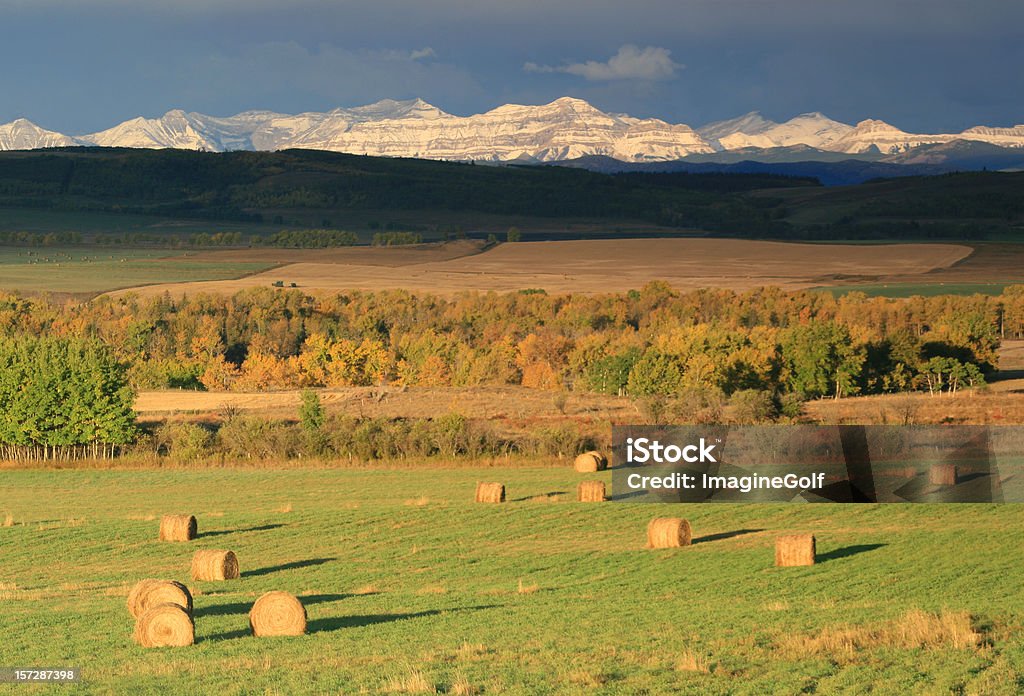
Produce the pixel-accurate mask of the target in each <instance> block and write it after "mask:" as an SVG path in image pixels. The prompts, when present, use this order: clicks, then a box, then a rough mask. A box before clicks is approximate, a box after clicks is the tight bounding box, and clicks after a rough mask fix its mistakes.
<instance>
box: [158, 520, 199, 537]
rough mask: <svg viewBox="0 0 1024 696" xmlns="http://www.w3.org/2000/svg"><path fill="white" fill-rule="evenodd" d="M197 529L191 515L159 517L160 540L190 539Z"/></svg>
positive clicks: (194, 535)
mask: <svg viewBox="0 0 1024 696" xmlns="http://www.w3.org/2000/svg"><path fill="white" fill-rule="evenodd" d="M197 531H198V525H197V524H196V518H195V516H193V515H164V516H163V517H161V518H160V541H192V540H193V539H195V538H196V532H197Z"/></svg>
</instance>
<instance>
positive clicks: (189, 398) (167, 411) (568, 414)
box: [135, 386, 640, 422]
mask: <svg viewBox="0 0 1024 696" xmlns="http://www.w3.org/2000/svg"><path fill="white" fill-rule="evenodd" d="M317 393H318V394H319V395H320V401H321V403H323V405H324V407H325V408H327V409H328V410H329V411H338V412H344V413H348V414H350V415H354V416H367V417H379V416H384V417H392V418H397V417H404V418H432V417H434V416H437V415H439V414H443V413H449V412H452V411H455V412H459V413H464V414H467V415H469V414H471V415H472V416H473V417H474V418H482V419H485V420H503V419H517V420H524V419H541V420H544V419H565V418H587V419H614V420H616V421H618V422H635V421H637V420H638V419H640V414H639V412H638V411H637V408H636V406H635V405H634V404H633V401H632V400H630V399H628V398H626V397H617V396H604V395H601V394H586V393H578V394H576V393H574V394H569V395H565V394H564V393H563V394H562V396H561V397H559V394H560V393H559V392H553V391H546V390H543V389H527V388H525V387H518V386H507V387H434V388H410V389H401V388H383V389H379V388H376V387H348V388H339V389H319V390H317ZM301 396H302V392H301V391H300V390H297V389H295V390H287V391H275V392H200V391H188V390H163V391H144V392H140V393H139V395H138V399H137V400H136V402H135V410H136V412H137V413H138V414H139V416H140V418H141V419H142V420H144V421H146V420H156V419H161V418H163V417H166V416H169V415H175V414H190V415H216V414H222V413H225V412H228V411H243V412H246V413H253V414H258V415H261V416H275V417H282V418H294V417H295V416H296V413H297V412H298V408H299V404H300V402H301ZM561 398H564V399H565V402H564V403H562V402H561ZM559 405H561V408H559Z"/></svg>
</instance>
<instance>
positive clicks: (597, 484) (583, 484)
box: [576, 481, 608, 503]
mask: <svg viewBox="0 0 1024 696" xmlns="http://www.w3.org/2000/svg"><path fill="white" fill-rule="evenodd" d="M576 497H577V499H578V500H579V501H580V502H581V503H603V502H604V501H606V500H608V497H607V496H606V495H605V490H604V482H603V481H580V485H579V486H577V487H576Z"/></svg>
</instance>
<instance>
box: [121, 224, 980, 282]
mask: <svg viewBox="0 0 1024 696" xmlns="http://www.w3.org/2000/svg"><path fill="white" fill-rule="evenodd" d="M455 244H459V245H460V246H457V247H454V250H455V251H456V253H457V254H458V255H449V257H448V258H444V254H443V252H442V251H441V250H438V249H437V247H434V250H433V251H432V252H428V253H424V254H421V255H418V256H413V255H411V254H410V253H409V252H408V251H404V253H403V250H401V249H382V248H366V247H364V248H356V249H351V250H346V251H345V252H344V253H339V252H340V250H339V252H335V253H334V254H333V255H332V254H329V253H324V252H318V251H310V252H308V253H306V252H303V253H301V254H299V253H297V252H295V251H290V252H286V253H285V254H283V255H282V252H280V251H278V250H253V251H248V252H244V251H239V252H236V251H211V252H205V253H203V254H201V255H200V256H199V258H200V259H202V260H207V261H215V260H217V259H222V260H224V261H226V262H227V261H231V262H235V260H236V259H242V258H244V259H246V260H256V259H263V260H265V261H270V260H277V259H281V260H286V261H285V262H284V265H281V266H279V267H278V268H275V269H273V270H271V271H266V272H263V273H256V274H253V275H249V276H246V277H244V278H239V279H235V280H222V281H209V282H190V283H165V284H156V285H150V286H147V287H141V288H131V289H128V290H123V291H120V292H118V293H114V294H124V293H125V292H135V293H138V294H140V295H143V296H145V295H152V294H163V293H164V292H169V293H171V294H172V295H180V294H183V293H198V292H217V293H233V292H237V291H239V290H242V289H245V288H251V287H270V286H271V285H272V284H274V283H275V282H278V281H280V282H281V283H283V284H285V285H290V284H291V283H295V284H296V285H297V286H298V287H299V288H300V289H302V290H303V291H304V292H313V293H315V292H338V291H342V290H388V289H402V290H409V291H413V292H417V291H418V292H430V293H434V294H440V295H447V294H454V293H457V292H462V291H480V292H487V291H492V290H493V291H497V292H509V291H516V290H522V289H527V288H529V289H542V290H545V291H547V292H549V293H553V294H554V293H570V292H573V293H604V292H624V291H626V290H630V289H637V288H640V287H642V286H643V285H644V284H646V283H648V282H650V281H652V280H664V281H666V282H668V283H669V284H670V285H672V286H673V287H675V288H678V289H681V290H692V289H696V288H704V287H717V288H731V289H734V290H748V289H751V288H755V287H761V286H766V285H773V286H778V287H782V288H787V289H799V288H807V287H814V286H818V285H823V284H832V283H834V282H836V281H837V279H845V280H846V281H847V282H848V281H849V279H851V278H879V277H887V276H907V275H912V276H923V275H924V274H927V273H929V272H931V271H934V270H936V269H941V268H946V267H948V266H951V265H953V264H955V263H957V262H959V261H962V260H963V259H965V258H966V257H967V256H968V255H970V254H971V251H972V250H971V247H968V246H963V245H959V244H893V245H886V246H880V245H834V244H793V243H783V242H760V241H749V240H739V239H696V238H691V239H616V240H587V241H564V242H519V243H515V244H501V245H498V246H495V247H492V248H490V249H488V250H486V251H483V252H482V253H478V252H479V247H478V246H477V245H474V244H472V243H468V242H461V243H459V242H457V243H455ZM444 248H445V247H442V248H441V249H442V250H443V249H444ZM398 255H401V256H400V260H398V261H396V260H395V257H397V256H398ZM303 257H305V260H301V261H300V260H299V259H301V258H303Z"/></svg>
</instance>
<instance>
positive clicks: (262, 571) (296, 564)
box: [242, 558, 338, 578]
mask: <svg viewBox="0 0 1024 696" xmlns="http://www.w3.org/2000/svg"><path fill="white" fill-rule="evenodd" d="M336 560H338V559H337V558H307V559H306V560H304V561H292V562H291V563H282V564H281V565H276V566H267V567H265V568H256V569H254V570H247V571H245V572H243V573H242V577H243V578H256V577H259V576H261V575H270V574H271V573H279V572H281V571H284V570H295V569H296V568H311V567H313V566H318V565H323V564H324V563H330V562H331V561H336Z"/></svg>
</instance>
